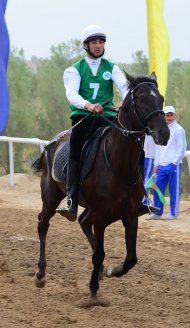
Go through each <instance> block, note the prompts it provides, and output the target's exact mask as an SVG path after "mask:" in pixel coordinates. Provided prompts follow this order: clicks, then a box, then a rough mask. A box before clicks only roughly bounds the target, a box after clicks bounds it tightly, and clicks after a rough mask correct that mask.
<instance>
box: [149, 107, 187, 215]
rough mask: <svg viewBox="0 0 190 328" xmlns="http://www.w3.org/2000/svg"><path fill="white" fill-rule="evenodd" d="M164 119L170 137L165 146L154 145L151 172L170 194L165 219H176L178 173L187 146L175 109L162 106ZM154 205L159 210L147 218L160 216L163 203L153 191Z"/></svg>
mask: <svg viewBox="0 0 190 328" xmlns="http://www.w3.org/2000/svg"><path fill="white" fill-rule="evenodd" d="M164 114H165V119H166V122H167V124H168V127H169V129H170V138H169V141H168V143H167V145H166V146H159V145H156V146H155V160H154V169H153V173H156V180H155V183H156V185H157V186H158V188H159V189H160V191H161V192H162V193H163V194H164V193H165V190H166V187H167V185H168V188H169V194H170V212H169V213H168V214H167V215H166V217H165V218H166V219H176V218H177V217H178V214H179V202H180V173H181V166H182V159H183V157H184V155H185V151H186V148H187V142H186V135H185V130H184V129H183V127H182V126H181V125H179V124H178V123H177V122H176V111H175V108H174V107H173V106H166V107H164ZM154 206H156V207H158V208H160V211H158V212H156V213H154V214H152V215H150V217H149V219H159V218H161V216H162V214H163V210H164V205H163V203H162V202H161V201H160V199H159V196H158V194H157V192H156V191H154Z"/></svg>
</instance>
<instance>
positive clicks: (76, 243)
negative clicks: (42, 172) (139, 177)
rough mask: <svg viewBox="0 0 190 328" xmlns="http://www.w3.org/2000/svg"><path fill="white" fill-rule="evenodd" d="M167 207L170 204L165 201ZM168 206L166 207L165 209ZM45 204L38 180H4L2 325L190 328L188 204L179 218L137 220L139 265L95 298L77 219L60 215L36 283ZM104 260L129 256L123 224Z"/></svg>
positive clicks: (0, 209) (0, 203) (0, 189)
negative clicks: (42, 277)
mask: <svg viewBox="0 0 190 328" xmlns="http://www.w3.org/2000/svg"><path fill="white" fill-rule="evenodd" d="M167 207H168V206H167ZM167 207H166V210H167ZM40 208H41V199H40V186H39V178H38V177H36V176H28V175H23V174H16V175H15V185H14V187H10V186H9V178H8V176H4V177H1V178H0V213H1V224H0V327H1V328H13V327H14V328H27V327H34V328H42V327H47V328H63V327H74V328H81V327H90V328H95V327H96V328H103V327H106V328H108V327H109V328H115V327H117V328H123V327H127V328H170V327H171V328H189V327H190V202H188V201H181V208H180V215H179V218H178V220H173V221H148V220H146V219H145V217H146V216H143V217H141V218H140V219H139V231H138V246H137V253H138V264H137V265H136V266H135V267H134V268H133V269H132V270H131V271H130V272H129V273H128V274H127V275H125V276H124V277H122V278H110V279H109V278H104V280H103V281H101V286H100V291H99V294H98V295H99V303H98V304H97V305H96V306H90V305H89V304H90V303H89V290H88V283H89V279H90V273H91V268H92V265H91V249H90V247H89V245H88V242H87V240H86V239H85V236H84V235H83V233H82V231H81V230H80V226H79V224H78V222H75V223H71V222H68V221H67V220H66V219H64V218H62V217H61V216H60V215H55V216H54V218H53V219H52V220H51V226H50V229H49V232H48V237H47V262H48V263H47V283H46V286H45V287H44V288H43V289H38V288H36V287H35V286H34V275H35V271H36V270H37V262H38V256H39V241H38V235H37V214H38V213H39V211H40ZM105 251H106V258H105V264H106V265H115V264H119V263H120V262H121V261H122V260H123V258H124V255H125V244H124V229H123V226H122V224H121V222H117V223H115V224H113V225H111V226H109V227H108V228H107V230H106V235H105Z"/></svg>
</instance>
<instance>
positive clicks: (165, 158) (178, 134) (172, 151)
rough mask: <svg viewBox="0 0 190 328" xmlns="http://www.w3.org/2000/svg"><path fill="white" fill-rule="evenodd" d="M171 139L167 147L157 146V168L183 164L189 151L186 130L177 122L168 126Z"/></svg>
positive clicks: (155, 162)
mask: <svg viewBox="0 0 190 328" xmlns="http://www.w3.org/2000/svg"><path fill="white" fill-rule="evenodd" d="M168 127H169V129H170V138H169V141H168V143H167V145H166V146H159V145H156V148H155V161H154V164H155V165H156V166H158V165H162V166H166V165H169V164H175V165H177V164H179V163H182V159H183V157H184V155H185V151H186V149H187V142H186V136H185V130H184V129H183V128H182V126H181V125H179V124H178V123H177V122H176V121H174V122H172V123H171V124H169V125H168Z"/></svg>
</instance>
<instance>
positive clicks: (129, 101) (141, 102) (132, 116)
mask: <svg viewBox="0 0 190 328" xmlns="http://www.w3.org/2000/svg"><path fill="white" fill-rule="evenodd" d="M125 75H126V78H127V80H128V83H129V91H128V93H127V95H126V98H125V100H124V102H123V105H122V107H121V111H120V114H119V116H120V121H122V125H123V126H126V125H127V126H129V128H130V129H133V130H134V129H135V130H144V132H145V133H146V134H150V135H151V136H152V137H153V139H154V141H155V143H156V144H159V145H166V144H167V142H168V139H169V136H170V132H169V128H168V125H167V123H166V121H165V117H164V112H163V102H164V97H163V96H162V95H161V94H160V93H159V91H158V85H157V80H156V75H155V73H152V74H151V75H150V76H149V77H147V76H146V77H143V76H139V77H133V76H131V75H129V74H128V73H126V72H125ZM122 116H123V118H122ZM124 120H125V122H126V124H124ZM129 120H130V122H129Z"/></svg>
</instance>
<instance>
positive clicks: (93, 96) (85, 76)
mask: <svg viewBox="0 0 190 328" xmlns="http://www.w3.org/2000/svg"><path fill="white" fill-rule="evenodd" d="M73 66H74V67H75V68H76V69H77V71H78V72H79V74H80V77H81V83H80V89H79V95H80V96H81V97H83V98H84V99H86V100H87V101H89V102H90V103H92V104H95V103H99V104H103V103H104V102H106V101H107V100H110V102H109V103H108V104H107V105H106V106H105V107H104V116H107V117H108V116H112V117H115V116H116V113H115V112H114V111H112V110H111V108H112V106H114V103H113V97H114V94H113V81H112V70H113V63H111V62H110V61H108V60H107V59H104V58H101V63H100V66H99V68H98V71H97V74H96V75H93V73H92V71H91V68H90V67H89V65H88V63H87V62H86V61H85V59H81V60H80V61H78V62H77V63H75V64H74V65H73ZM70 107H71V109H72V113H71V115H70V117H73V116H74V115H87V113H88V112H87V111H86V110H84V109H79V108H76V107H75V106H73V105H72V104H70ZM91 115H92V116H94V115H95V116H99V114H91Z"/></svg>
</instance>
